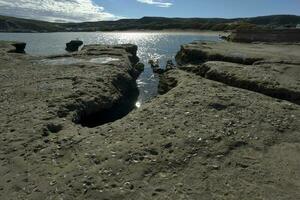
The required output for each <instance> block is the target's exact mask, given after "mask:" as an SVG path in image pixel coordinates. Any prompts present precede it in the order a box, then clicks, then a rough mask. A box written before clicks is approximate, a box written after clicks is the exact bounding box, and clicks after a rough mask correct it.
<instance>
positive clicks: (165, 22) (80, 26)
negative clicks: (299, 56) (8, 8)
mask: <svg viewBox="0 0 300 200" xmlns="http://www.w3.org/2000/svg"><path fill="white" fill-rule="evenodd" d="M297 24H300V16H295V15H271V16H262V17H253V18H235V19H223V18H165V17H143V18H141V19H121V20H118V21H98V22H83V23H52V22H45V21H38V20H29V19H22V18H15V17H8V16H0V32H58V31H116V30H163V29H180V30H186V29H194V30H217V31H225V30H235V29H247V28H254V27H255V28H284V27H296V25H297Z"/></svg>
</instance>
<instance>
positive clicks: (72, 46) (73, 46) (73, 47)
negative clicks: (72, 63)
mask: <svg viewBox="0 0 300 200" xmlns="http://www.w3.org/2000/svg"><path fill="white" fill-rule="evenodd" d="M81 45H83V42H82V41H80V40H72V41H70V42H69V43H67V44H66V51H68V52H74V51H78V49H79V47H80V46H81Z"/></svg>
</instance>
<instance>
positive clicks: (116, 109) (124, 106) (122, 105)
mask: <svg viewBox="0 0 300 200" xmlns="http://www.w3.org/2000/svg"><path fill="white" fill-rule="evenodd" d="M138 95H139V92H138V90H135V91H132V92H130V94H129V95H128V96H126V97H123V98H122V99H121V100H119V101H118V102H116V103H114V104H113V105H112V106H111V107H110V108H107V109H103V110H101V111H98V112H94V113H91V114H86V113H85V112H82V113H81V115H80V117H79V120H78V121H77V122H76V123H77V124H80V125H82V126H83V127H88V128H94V127H97V126H101V125H104V124H106V123H110V122H114V121H117V120H119V119H122V118H123V117H125V116H126V115H128V114H129V113H130V112H131V111H132V110H133V109H135V108H136V107H135V104H136V102H137V99H138Z"/></svg>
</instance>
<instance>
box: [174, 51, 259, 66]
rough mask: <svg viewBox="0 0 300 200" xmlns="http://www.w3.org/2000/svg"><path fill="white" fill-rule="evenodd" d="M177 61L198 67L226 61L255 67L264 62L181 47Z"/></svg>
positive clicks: (179, 63)
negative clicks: (208, 63)
mask: <svg viewBox="0 0 300 200" xmlns="http://www.w3.org/2000/svg"><path fill="white" fill-rule="evenodd" d="M175 59H176V62H177V64H178V65H180V66H183V65H187V64H193V65H198V64H203V63H205V62H207V61H224V62H232V63H237V64H243V65H253V64H254V63H256V62H259V61H263V60H264V59H262V58H251V57H239V56H224V55H221V54H218V53H215V54H209V53H207V52H205V51H201V50H194V49H185V48H184V47H181V50H180V51H179V52H178V53H177V55H176V57H175Z"/></svg>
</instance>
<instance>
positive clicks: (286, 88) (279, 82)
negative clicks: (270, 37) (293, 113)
mask: <svg viewBox="0 0 300 200" xmlns="http://www.w3.org/2000/svg"><path fill="white" fill-rule="evenodd" d="M288 49H289V50H288ZM298 53H299V54H300V46H299V45H264V44H255V45H254V44H251V45H249V44H236V43H215V44H213V43H205V44H203V43H193V44H190V45H185V46H183V47H182V49H181V52H179V53H178V55H177V60H178V62H179V63H181V64H183V63H191V64H186V65H182V66H181V69H183V70H186V71H189V72H193V73H196V74H198V75H201V76H203V77H205V78H208V79H211V80H215V81H219V82H222V83H225V84H228V85H231V86H234V87H239V88H243V89H248V90H251V91H255V92H260V93H262V94H265V95H268V96H271V97H275V98H279V99H284V100H288V101H291V102H293V103H296V104H300V85H299V83H300V76H299V74H300V61H299V57H298V56H296V54H298ZM206 61H208V62H206ZM197 63H198V64H197Z"/></svg>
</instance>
